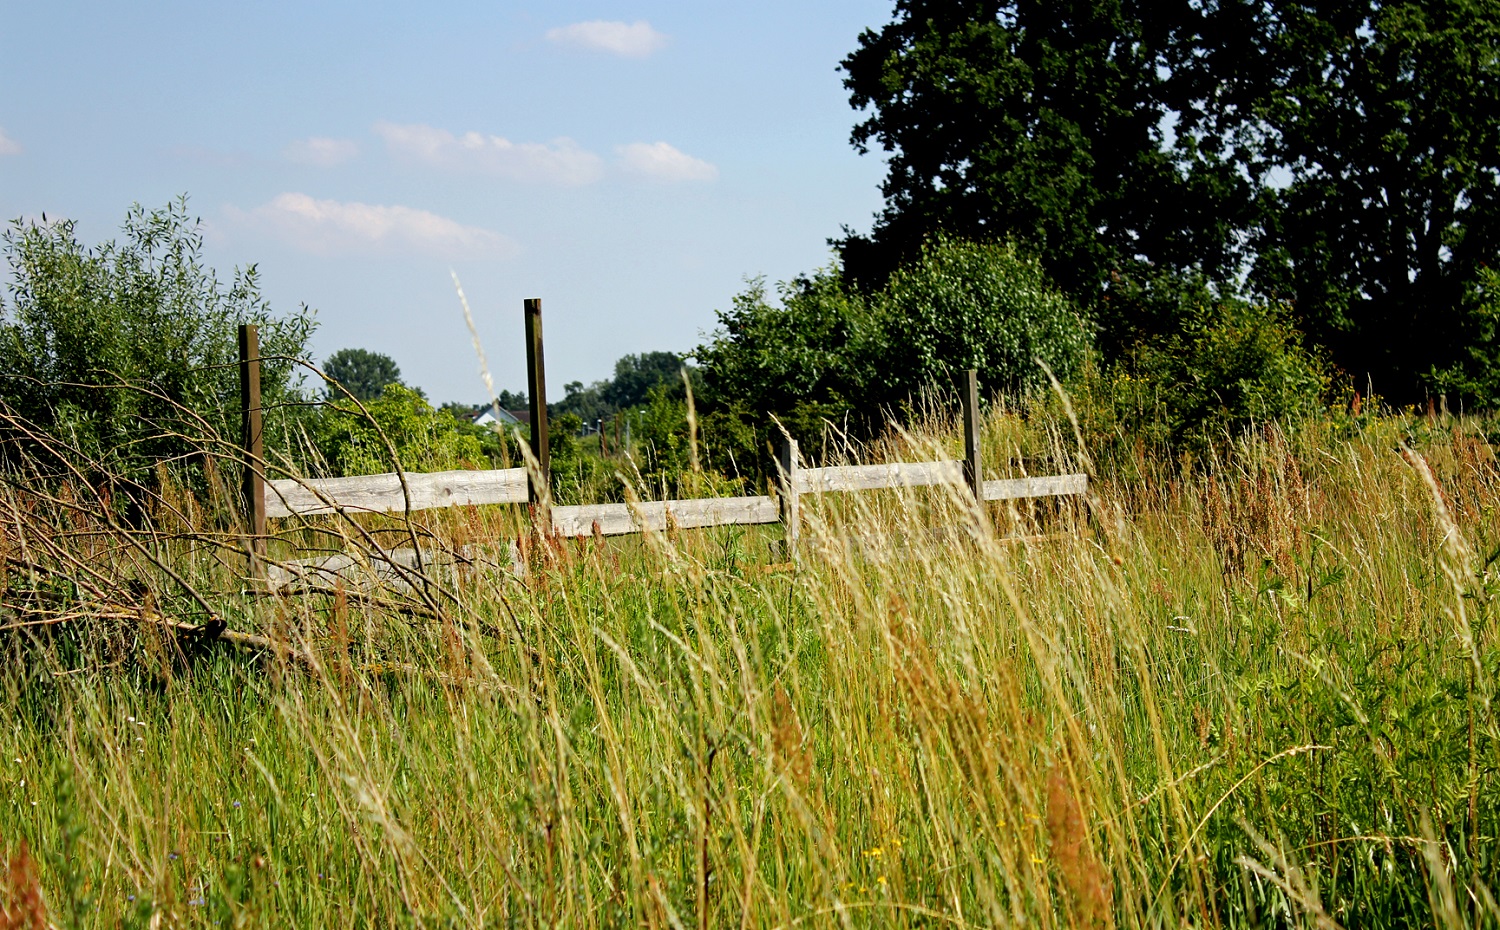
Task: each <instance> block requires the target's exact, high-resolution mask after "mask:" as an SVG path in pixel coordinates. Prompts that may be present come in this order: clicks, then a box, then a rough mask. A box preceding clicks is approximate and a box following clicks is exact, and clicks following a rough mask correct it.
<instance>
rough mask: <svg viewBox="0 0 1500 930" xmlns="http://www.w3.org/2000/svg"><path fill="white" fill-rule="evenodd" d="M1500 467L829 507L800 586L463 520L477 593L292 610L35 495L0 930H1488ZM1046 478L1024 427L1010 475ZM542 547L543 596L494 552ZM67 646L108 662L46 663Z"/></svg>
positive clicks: (1244, 451)
mask: <svg viewBox="0 0 1500 930" xmlns="http://www.w3.org/2000/svg"><path fill="white" fill-rule="evenodd" d="M1492 426H1493V424H1490V423H1484V422H1476V421H1474V420H1472V419H1471V420H1468V421H1464V422H1457V421H1454V422H1450V423H1447V424H1444V425H1443V427H1442V428H1435V429H1429V428H1427V427H1426V426H1425V425H1424V422H1423V420H1422V419H1421V418H1408V417H1402V416H1381V417H1376V418H1373V419H1371V420H1370V421H1368V422H1367V423H1365V424H1364V429H1363V430H1362V431H1360V432H1356V433H1351V432H1349V431H1348V430H1346V429H1345V428H1344V427H1345V424H1344V423H1342V422H1341V421H1340V419H1339V418H1337V417H1331V418H1326V419H1324V418H1319V419H1314V420H1311V421H1309V422H1307V423H1305V424H1302V425H1301V426H1300V427H1299V429H1298V430H1296V431H1295V432H1292V433H1285V432H1283V431H1280V430H1278V429H1276V428H1274V427H1272V428H1268V429H1265V430H1256V431H1252V432H1250V433H1247V434H1245V435H1243V436H1241V437H1238V438H1237V439H1236V440H1235V442H1233V443H1232V444H1230V445H1228V446H1226V447H1225V448H1224V449H1223V450H1222V452H1220V453H1218V454H1216V456H1215V457H1211V458H1205V459H1204V460H1203V461H1202V463H1201V465H1202V467H1201V468H1200V469H1197V470H1195V471H1194V472H1193V473H1191V474H1187V475H1180V474H1179V475H1175V476H1174V477H1173V479H1172V480H1170V481H1155V480H1149V479H1148V480H1126V479H1124V478H1122V477H1121V476H1120V475H1119V474H1118V473H1114V472H1107V473H1105V474H1103V475H1100V476H1099V480H1097V481H1095V482H1093V483H1092V486H1091V490H1092V492H1093V494H1092V495H1091V499H1090V501H1089V502H1088V503H1080V505H1079V506H1078V507H1076V508H1075V507H1073V506H1070V505H1067V504H1065V503H1063V502H1016V505H1015V507H1014V508H1011V507H1005V508H995V509H993V510H992V511H990V516H991V518H992V519H993V521H994V522H993V524H992V525H990V526H984V525H982V524H977V523H975V522H974V512H973V510H972V508H971V507H970V506H969V505H967V504H964V503H962V502H959V501H954V500H950V499H949V498H948V497H947V496H946V495H934V496H932V497H924V496H922V495H920V494H899V495H898V494H879V493H868V494H859V495H833V494H830V495H806V496H804V497H803V499H802V500H803V507H804V508H806V510H807V513H808V523H807V527H806V530H807V531H806V532H805V533H804V536H803V546H802V547H801V548H800V558H799V560H798V562H797V564H796V565H795V568H793V567H791V566H787V565H785V564H782V563H781V562H780V558H781V557H780V556H779V555H777V556H773V555H772V552H773V549H772V545H771V544H772V543H777V542H780V541H781V538H780V537H781V532H780V529H779V528H777V527H722V528H718V529H714V530H682V531H678V532H671V531H669V532H665V533H657V534H652V535H651V536H649V537H627V538H619V539H611V540H606V541H601V542H598V543H595V542H593V541H589V540H582V541H578V542H576V543H575V542H571V541H570V542H567V543H562V542H559V541H556V540H537V537H535V536H533V535H531V534H530V532H529V524H528V523H527V520H526V517H525V513H524V509H523V508H512V509H510V510H506V509H502V508H482V509H479V510H477V511H476V510H471V509H468V508H464V509H454V510H449V511H430V512H424V513H423V514H419V515H418V520H419V522H418V523H417V524H416V527H415V528H416V530H417V531H419V532H421V533H422V537H421V539H422V545H423V547H424V548H427V549H432V550H441V549H443V548H446V547H447V546H449V545H451V546H453V547H454V548H457V547H459V546H464V547H465V551H468V552H470V553H473V552H476V551H477V552H478V553H479V556H478V557H475V558H472V560H471V559H465V560H464V562H463V563H462V564H461V566H460V567H459V568H458V569H457V570H453V569H452V568H451V567H450V566H449V565H447V564H445V563H441V562H440V563H438V564H436V565H434V564H432V563H426V564H424V566H422V567H420V568H417V569H414V570H413V571H414V572H416V573H417V574H418V576H419V577H417V578H415V579H413V580H416V581H419V582H420V584H417V585H413V587H412V589H407V588H405V587H403V586H400V585H392V586H390V587H386V588H382V589H380V590H378V591H376V592H373V593H371V594H368V595H367V596H364V597H358V596H357V595H356V593H355V591H354V590H353V589H350V590H347V591H345V590H338V591H334V592H328V593H327V594H326V595H318V596H309V597H278V598H276V599H275V600H274V601H270V602H268V601H267V599H266V598H265V597H264V595H263V594H261V593H260V592H255V591H247V590H245V586H244V585H243V584H242V579H241V578H240V574H239V573H240V566H239V564H235V561H236V560H232V559H230V558H226V557H225V555H224V553H223V542H222V538H221V537H218V536H217V535H215V534H212V533H209V532H204V531H202V530H201V529H200V528H198V527H195V526H194V525H193V524H192V522H191V521H190V519H189V517H187V516H185V515H184V514H185V512H180V513H178V514H177V515H176V516H175V517H174V516H173V515H172V514H170V513H168V514H164V520H169V521H178V522H169V523H167V524H166V525H167V526H169V527H170V530H171V532H170V533H167V534H164V535H163V536H162V537H161V538H159V539H154V540H152V543H153V548H152V549H151V550H150V551H151V552H152V553H153V554H154V555H155V556H156V557H157V558H159V559H160V560H161V562H160V564H153V563H151V562H148V561H146V560H143V559H141V558H140V557H139V553H138V551H137V550H136V549H135V548H133V547H132V546H129V545H126V544H124V543H123V542H122V540H121V537H120V535H119V532H118V528H114V527H109V526H106V525H105V524H104V523H103V521H102V520H100V519H99V518H98V515H97V514H96V513H93V512H90V511H89V510H87V509H78V508H74V507H73V506H72V505H71V501H66V500H63V499H61V498H59V497H58V496H57V495H56V494H55V493H53V492H52V490H51V489H48V490H46V491H37V489H35V488H32V487H30V486H28V485H27V484H26V483H24V482H17V483H16V484H15V485H13V486H12V487H10V488H9V489H8V493H7V494H5V495H0V523H3V524H4V525H6V526H7V527H12V526H14V527H16V529H15V530H10V529H7V539H8V540H9V541H10V543H9V549H8V551H7V557H8V558H9V559H12V560H23V561H24V562H26V563H28V565H29V566H35V570H34V571H32V570H28V568H23V567H20V566H15V567H13V568H11V569H10V570H9V571H8V572H7V573H6V574H5V576H4V577H3V578H0V585H3V586H4V588H3V589H0V590H3V594H4V596H0V627H4V628H5V629H3V630H0V649H5V650H6V652H5V654H4V657H5V659H6V661H4V662H0V694H3V695H4V697H5V699H6V702H7V703H6V707H7V709H8V710H9V711H10V714H9V716H8V717H7V721H6V725H5V726H4V727H0V759H3V760H4V763H3V765H4V768H3V777H0V800H3V802H4V803H0V860H3V861H6V862H7V863H8V865H9V868H8V869H7V870H6V871H7V873H8V876H7V877H8V880H6V881H4V884H0V893H3V890H4V889H7V888H14V889H15V890H16V894H15V896H14V898H11V899H9V900H5V901H0V907H5V908H9V907H10V906H11V904H12V902H15V903H16V904H18V905H19V904H21V903H23V902H27V901H29V902H31V909H32V910H33V911H38V910H41V909H43V908H45V909H46V911H47V913H46V914H45V917H44V919H38V920H36V921H35V922H34V924H33V925H37V926H41V925H58V926H64V925H66V926H70V927H77V928H79V930H92V928H95V927H98V928H105V927H117V926H122V925H123V926H142V927H145V926H153V925H154V926H161V927H175V926H225V927H229V926H233V927H244V928H251V927H298V926H300V927H324V926H329V927H366V926H408V925H410V926H416V925H419V924H420V925H423V926H433V927H448V926H459V927H468V926H478V925H499V926H511V925H515V926H522V927H530V926H548V927H585V928H592V927H622V926H653V925H655V926H662V927H668V926H688V927H693V926H696V927H721V926H729V925H734V926H741V927H747V928H773V927H787V926H789V925H796V926H798V927H804V928H809V930H812V928H819V930H821V928H843V927H848V926H851V925H853V926H866V925H869V926H935V927H936V926H964V927H970V926H1015V925H1019V924H1021V923H1022V922H1023V921H1024V923H1025V925H1026V926H1029V927H1031V926H1034V927H1058V928H1062V927H1069V928H1071V927H1096V928H1097V927H1114V928H1119V930H1147V928H1152V930H1178V928H1190V927H1191V928H1200V927H1216V928H1226V930H1238V928H1246V930H1249V928H1265V927H1288V928H1290V927H1304V926H1306V927H1331V926H1342V927H1351V928H1352V927H1359V928H1366V927H1369V928H1376V930H1394V928H1406V927H1413V926H1432V927H1444V928H1449V927H1461V926H1494V925H1495V924H1496V923H1497V922H1500V907H1497V905H1496V904H1495V894H1494V891H1493V889H1494V888H1495V885H1496V876H1497V867H1496V861H1495V858H1494V856H1495V850H1496V842H1497V837H1500V770H1497V768H1496V766H1495V760H1496V758H1497V749H1500V714H1497V708H1500V704H1497V703H1496V700H1495V698H1496V694H1495V689H1496V684H1497V682H1500V625H1497V620H1500V615H1497V611H1500V577H1497V574H1496V571H1495V566H1494V564H1493V560H1487V556H1488V554H1489V553H1491V552H1493V551H1494V550H1495V547H1496V546H1497V545H1500V524H1497V522H1496V521H1495V520H1494V514H1495V513H1496V512H1497V510H1500V460H1497V457H1496V454H1495V449H1494V448H1493V447H1491V445H1490V444H1489V443H1488V442H1486V440H1485V438H1484V434H1485V432H1486V430H1488V429H1490V428H1492ZM1058 436H1068V437H1071V436H1072V427H1071V424H1069V423H1068V422H1067V421H1066V420H1062V419H1058V420H1050V419H1046V418H1045V417H1042V416H1036V417H1033V418H1031V419H1025V418H1021V417H1017V416H1012V415H1010V414H1007V413H1006V412H1004V411H1001V410H998V409H997V410H995V411H993V412H992V414H991V415H990V417H988V418H987V420H986V423H985V430H984V433H983V442H984V449H983V453H984V456H985V461H986V462H987V463H988V464H989V465H990V466H991V467H996V466H997V464H999V465H1003V466H1006V467H1011V468H1018V467H1019V465H1020V464H1021V463H1019V462H1017V461H1016V460H1015V459H1013V458H1011V452H1010V450H1011V448H1012V446H1013V441H1014V443H1018V444H1021V445H1026V446H1031V445H1032V444H1036V445H1037V446H1042V447H1048V446H1055V445H1057V444H1058V442H1057V437H1058ZM921 438H922V439H923V440H924V441H926V440H930V441H931V442H932V443H933V444H934V445H936V446H939V447H944V448H949V449H951V448H954V447H955V446H956V445H959V444H960V442H961V441H960V439H959V437H958V436H956V435H955V434H954V433H952V432H951V431H947V432H936V433H932V434H925V435H923V436H922V437H921ZM1062 445H1064V446H1066V443H1063V444H1062ZM1402 445H1405V446H1406V448H1407V449H1409V450H1411V451H1410V452H1407V453H1406V454H1405V455H1403V454H1401V452H1398V449H1399V448H1400V447H1401V446H1402ZM1055 454H1057V455H1058V456H1059V458H1061V459H1063V461H1059V462H1057V463H1056V465H1057V467H1058V468H1059V469H1067V468H1070V467H1072V466H1074V465H1076V464H1077V463H1076V462H1069V461H1067V460H1066V453H1065V452H1062V451H1059V452H1057V453H1055ZM1171 471H1172V463H1171V462H1166V461H1161V460H1158V459H1155V458H1154V457H1152V456H1148V457H1147V460H1146V461H1145V463H1144V467H1143V472H1144V473H1146V474H1148V475H1149V474H1152V473H1155V472H1162V473H1170V472H1171ZM1429 477H1430V481H1431V483H1429ZM76 490H77V492H78V493H79V494H80V495H85V496H86V495H87V493H88V489H87V488H84V487H80V488H77V489H76ZM356 525H357V527H358V528H359V530H361V531H368V532H370V533H372V534H373V535H374V536H375V537H376V538H378V539H380V540H381V542H382V545H385V544H386V543H387V542H388V541H389V540H391V539H392V538H394V539H395V540H397V541H398V542H399V541H400V540H402V539H405V538H407V535H408V533H409V532H410V530H411V527H409V526H408V525H407V524H405V523H403V522H402V521H401V520H399V519H395V518H385V517H379V516H376V515H368V514H361V515H358V516H357V517H356V516H354V515H342V516H330V517H328V518H315V519H313V520H310V521H308V523H307V524H305V525H304V526H302V527H300V528H299V527H296V526H294V525H291V524H288V525H286V526H285V527H283V528H282V530H283V531H282V532H278V533H277V534H276V536H275V538H273V539H272V540H271V541H270V545H271V547H272V548H271V555H272V557H273V558H276V559H278V560H284V559H290V558H298V557H312V556H321V555H325V554H326V553H327V551H328V546H329V541H330V539H339V538H340V537H342V538H343V540H344V542H343V543H342V544H343V545H348V546H351V547H354V548H353V550H352V553H351V554H353V555H355V556H356V557H357V558H358V559H362V560H366V561H369V562H375V561H376V559H377V557H378V553H377V552H376V550H375V549H374V548H373V546H372V545H371V544H370V543H369V542H368V541H367V537H365V536H363V535H361V532H356V531H355V527H356ZM57 527H67V528H68V530H69V531H68V532H58V531H57V529H56V528H57ZM1038 533H1045V534H1046V538H1045V539H1038V538H1037V536H1036V535H1034V534H1038ZM12 534H14V535H12ZM1012 534H1015V535H1021V536H1023V537H1024V541H1023V540H1017V539H1015V538H1010V537H1012ZM517 536H521V537H522V538H523V540H524V541H526V542H529V543H530V545H529V546H528V548H527V561H526V570H525V573H524V575H523V576H522V577H521V578H519V579H518V578H517V577H516V575H515V574H514V573H513V570H512V567H511V566H510V565H509V564H508V563H507V561H506V560H504V558H503V556H502V557H500V558H496V557H495V553H496V552H497V551H498V552H500V553H503V552H504V551H505V550H506V549H507V548H508V546H484V545H483V544H482V542H481V541H493V540H511V539H515V538H516V537H517ZM142 538H149V537H144V536H143V537H142ZM476 543H480V544H479V545H476ZM12 564H13V565H14V562H13V563H12ZM70 578H76V579H78V580H80V581H86V582H87V584H88V586H89V587H96V586H97V587H102V589H103V594H104V596H102V597H96V596H92V595H90V596H80V591H81V587H78V586H71V585H67V584H66V583H67V582H68V580H69V579H70ZM183 584H190V585H193V586H194V588H195V589H196V590H197V591H199V592H203V593H204V595H205V596H206V597H208V598H210V599H211V604H212V607H213V610H214V615H215V616H216V617H219V618H222V619H223V620H225V621H227V622H228V623H229V624H230V627H231V629H235V630H242V631H246V632H249V633H253V634H256V635H259V636H264V637H267V638H269V639H271V640H272V641H273V642H274V643H275V647H276V649H277V651H276V652H270V651H269V650H267V652H266V653H259V652H251V651H249V650H242V649H239V648H237V647H235V646H233V645H231V644H230V643H227V642H223V641H212V640H205V639H200V638H197V637H191V636H187V635H181V636H177V637H176V638H173V637H172V635H171V633H170V632H169V631H167V630H165V629H163V628H161V627H158V626H156V625H154V624H152V623H151V620H152V619H153V618H154V617H155V616H156V615H158V614H159V615H161V616H162V617H163V618H165V619H173V620H180V621H184V622H189V621H196V620H199V619H203V615H202V614H201V613H200V612H199V611H198V608H197V607H196V606H195V605H193V604H192V603H191V602H190V601H189V599H187V598H186V597H184V596H183V595H182V594H181V586H182V585H183ZM70 587H71V588H72V590H71V591H69V588H70ZM140 590H145V591H149V592H150V595H149V598H147V597H143V596H141V595H139V594H138V593H137V594H133V593H132V592H133V591H137V592H138V591H140ZM18 592H24V593H25V594H26V597H21V596H17V595H18ZM138 599H139V600H138ZM140 600H143V601H144V603H141V604H140V606H139V607H137V606H135V605H136V604H137V603H139V602H140ZM125 605H129V607H128V608H127V609H122V607H124V606H125ZM91 615H92V617H93V619H92V620H91V621H90V624H89V625H88V626H82V624H84V622H85V620H84V619H83V618H84V617H88V616H91ZM38 619H40V620H42V621H45V625H36V626H29V627H18V626H17V624H26V623H34V622H35V621H36V620H38ZM70 628H71V629H73V630H74V632H75V633H76V634H77V639H78V641H79V642H80V643H81V647H80V648H79V650H78V651H77V652H76V653H73V652H63V651H61V650H59V651H58V652H56V653H52V654H49V653H48V652H47V651H46V650H45V649H38V648H37V647H36V645H35V644H37V643H39V642H45V641H46V639H45V637H46V636H47V635H48V632H49V631H58V630H62V629H70ZM23 645H24V646H25V648H31V649H36V650H37V654H38V656H39V660H40V661H39V662H38V663H37V664H38V665H39V674H37V675H36V676H35V677H34V678H31V679H27V678H25V677H24V672H25V671H26V665H24V664H23V663H21V662H17V661H14V660H13V656H14V655H15V652H14V651H13V648H14V647H21V646H23ZM164 786H166V787H164ZM22 843H25V844H26V845H27V847H28V848H29V849H30V850H33V851H35V852H34V853H33V855H34V856H35V858H36V864H35V865H34V866H31V867H28V864H27V859H28V857H27V855H26V854H25V853H24V852H22V851H21V844H22Z"/></svg>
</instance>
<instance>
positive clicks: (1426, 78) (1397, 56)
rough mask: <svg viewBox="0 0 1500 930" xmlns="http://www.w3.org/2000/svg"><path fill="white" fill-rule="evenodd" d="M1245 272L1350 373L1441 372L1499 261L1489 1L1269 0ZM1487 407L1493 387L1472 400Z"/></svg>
mask: <svg viewBox="0 0 1500 930" xmlns="http://www.w3.org/2000/svg"><path fill="white" fill-rule="evenodd" d="M1256 33H1257V34H1258V35H1260V36H1263V39H1262V42H1263V55H1262V61H1263V64H1262V65H1261V70H1262V71H1263V72H1264V73H1266V74H1270V75H1273V76H1274V77H1275V81H1276V83H1275V85H1274V86H1272V87H1270V88H1269V93H1268V94H1266V96H1265V98H1264V102H1263V104H1262V117H1263V120H1264V124H1265V126H1266V128H1267V131H1266V132H1265V134H1264V135H1265V142H1264V144H1263V146H1262V147H1261V150H1260V159H1261V163H1262V164H1263V165H1265V166H1268V167H1271V168H1274V169H1275V170H1277V171H1279V172H1281V173H1282V177H1281V178H1280V182H1281V183H1276V184H1268V185H1267V186H1266V187H1265V188H1264V190H1263V192H1262V205H1263V208H1264V209H1263V210H1262V212H1261V222H1260V224H1259V226H1258V227H1257V228H1256V230H1255V233H1254V245H1255V251H1256V258H1255V265H1254V270H1253V273H1252V276H1251V282H1252V284H1253V285H1254V286H1255V287H1256V289H1257V290H1259V291H1261V292H1262V293H1266V294H1268V295H1271V296H1275V297H1281V298H1284V299H1287V300H1290V301H1292V302H1293V304H1294V305H1295V307H1296V309H1297V315H1298V318H1299V319H1300V320H1301V321H1302V324H1303V325H1304V326H1305V327H1306V328H1307V329H1308V330H1309V332H1310V333H1311V334H1312V335H1313V336H1314V338H1316V339H1318V340H1319V341H1320V342H1322V343H1324V344H1325V345H1327V346H1329V347H1330V348H1331V349H1332V350H1333V351H1334V354H1335V357H1336V358H1337V359H1338V360H1339V361H1340V362H1341V363H1342V364H1343V365H1344V367H1345V368H1346V369H1347V370H1349V371H1350V372H1351V373H1352V374H1354V375H1355V377H1356V378H1357V379H1358V380H1359V382H1360V386H1361V387H1363V383H1364V380H1365V376H1366V375H1367V374H1368V375H1371V376H1373V378H1374V380H1375V386H1376V389H1377V390H1379V391H1381V392H1384V393H1389V394H1394V395H1397V396H1400V397H1417V396H1420V394H1421V392H1423V391H1424V390H1426V391H1431V390H1435V389H1440V388H1441V387H1442V386H1443V385H1444V384H1445V382H1448V383H1451V381H1452V376H1453V374H1454V373H1455V371H1454V370H1455V368H1456V367H1457V366H1459V365H1460V364H1461V363H1462V361H1463V359H1464V356H1465V355H1466V348H1470V347H1466V345H1465V343H1466V342H1468V341H1470V340H1471V339H1472V338H1474V336H1475V335H1476V334H1475V333H1474V331H1473V329H1472V327H1471V325H1470V322H1471V321H1470V313H1469V312H1468V311H1469V309H1470V305H1471V301H1472V300H1473V298H1474V296H1475V289H1476V287H1477V286H1478V283H1479V276H1480V272H1481V270H1482V269H1483V268H1484V267H1485V266H1486V265H1487V264H1491V263H1494V262H1495V261H1496V259H1497V258H1500V2H1497V0H1408V2H1393V0H1382V2H1368V0H1367V2H1363V3H1350V2H1347V0H1345V2H1340V3H1332V2H1319V3H1305V2H1304V3H1290V2H1285V0H1277V2H1273V3H1268V4H1266V7H1265V10H1264V12H1263V13H1262V16H1261V19H1260V21H1259V23H1258V28H1257V29H1256ZM1481 399H1482V400H1485V401H1487V402H1494V401H1495V400H1497V399H1500V398H1481Z"/></svg>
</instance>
